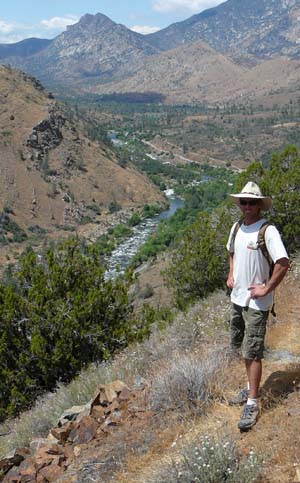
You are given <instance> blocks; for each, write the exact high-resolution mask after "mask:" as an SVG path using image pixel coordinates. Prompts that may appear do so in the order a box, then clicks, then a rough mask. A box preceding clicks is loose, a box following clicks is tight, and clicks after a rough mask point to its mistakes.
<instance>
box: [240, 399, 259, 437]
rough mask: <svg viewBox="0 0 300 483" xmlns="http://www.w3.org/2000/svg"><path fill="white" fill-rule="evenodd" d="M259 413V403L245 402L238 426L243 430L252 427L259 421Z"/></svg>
mask: <svg viewBox="0 0 300 483" xmlns="http://www.w3.org/2000/svg"><path fill="white" fill-rule="evenodd" d="M258 415H259V407H258V405H257V404H245V406H244V409H243V411H242V414H241V417H240V420H239V422H238V428H239V429H240V430H242V431H245V430H247V429H250V428H252V426H254V424H255V423H256V421H257V418H258Z"/></svg>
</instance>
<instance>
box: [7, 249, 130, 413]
mask: <svg viewBox="0 0 300 483" xmlns="http://www.w3.org/2000/svg"><path fill="white" fill-rule="evenodd" d="M6 280H7V281H6V284H2V285H0V334H1V335H0V394H1V402H0V418H2V419H3V418H4V417H6V416H8V415H15V414H17V413H18V412H19V411H20V410H21V409H23V408H24V407H26V406H28V405H29V404H30V403H31V402H32V401H33V400H34V399H35V397H36V396H37V395H38V394H39V393H41V392H43V391H46V390H51V389H53V388H54V387H55V385H56V383H57V382H58V381H62V382H67V381H70V380H71V379H72V377H73V376H74V375H75V374H77V373H78V372H79V371H80V369H81V368H82V367H83V366H85V365H86V364H88V363H89V362H92V361H99V360H102V359H105V358H107V357H108V356H109V355H110V354H112V353H113V352H114V351H115V350H117V349H119V348H121V347H124V346H125V345H126V344H127V343H128V341H129V340H131V339H132V338H133V337H134V331H135V326H134V325H133V318H132V306H131V303H130V302H129V300H128V297H127V290H128V287H129V283H130V277H128V278H127V279H126V280H125V279H124V280H121V279H119V280H115V281H105V280H104V269H103V268H102V267H101V266H100V264H99V260H98V259H97V258H96V257H95V256H94V255H92V254H90V255H89V256H87V255H86V254H83V253H82V251H81V249H80V246H79V243H78V241H76V240H68V241H66V242H63V243H60V244H59V245H58V246H57V247H55V248H47V250H46V251H45V253H44V255H43V256H42V258H41V259H40V258H39V257H38V256H37V255H36V254H35V253H34V252H33V251H32V250H29V251H28V252H27V253H26V254H24V255H23V256H22V257H21V259H20V261H19V267H18V268H15V271H13V270H11V271H10V277H7V279H6Z"/></svg>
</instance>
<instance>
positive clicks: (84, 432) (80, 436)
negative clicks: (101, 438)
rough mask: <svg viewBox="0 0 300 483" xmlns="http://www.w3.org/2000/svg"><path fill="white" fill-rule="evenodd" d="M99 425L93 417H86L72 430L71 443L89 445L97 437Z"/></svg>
mask: <svg viewBox="0 0 300 483" xmlns="http://www.w3.org/2000/svg"><path fill="white" fill-rule="evenodd" d="M97 429H98V424H97V422H96V421H95V420H94V418H92V417H91V416H85V417H83V418H82V419H81V421H80V422H79V423H78V424H77V425H76V426H75V427H74V428H73V429H72V431H71V433H70V434H69V438H68V439H69V441H72V442H73V443H75V444H76V445H77V444H83V443H89V442H90V441H92V439H93V438H94V437H95V436H96V434H97Z"/></svg>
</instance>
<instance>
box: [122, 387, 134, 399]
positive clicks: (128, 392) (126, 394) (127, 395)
mask: <svg viewBox="0 0 300 483" xmlns="http://www.w3.org/2000/svg"><path fill="white" fill-rule="evenodd" d="M131 394H132V391H131V389H129V388H128V387H124V389H122V391H121V392H120V394H119V399H120V400H121V401H128V399H129V398H130V396H131Z"/></svg>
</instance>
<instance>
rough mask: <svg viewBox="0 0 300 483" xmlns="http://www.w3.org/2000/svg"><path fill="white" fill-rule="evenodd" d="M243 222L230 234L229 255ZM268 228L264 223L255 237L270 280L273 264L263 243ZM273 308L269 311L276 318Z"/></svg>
mask: <svg viewBox="0 0 300 483" xmlns="http://www.w3.org/2000/svg"><path fill="white" fill-rule="evenodd" d="M243 221H244V220H243V219H241V220H239V221H238V222H237V223H236V224H235V227H234V230H233V233H232V237H231V240H230V250H229V251H230V253H233V252H234V241H235V238H236V235H237V232H238V231H239V229H240V227H241V226H242V224H243ZM268 226H272V224H271V223H269V222H268V221H265V222H264V223H263V224H262V225H261V227H260V229H259V231H258V235H257V245H258V248H259V249H260V250H261V252H262V254H263V256H264V257H265V259H266V260H267V262H268V264H269V276H270V278H271V276H272V273H273V269H274V262H273V260H272V257H271V255H270V254H269V252H268V249H267V245H266V241H265V233H266V229H267V228H268ZM274 306H275V304H273V307H272V309H271V313H272V314H273V315H274V317H276V314H275V310H274Z"/></svg>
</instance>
